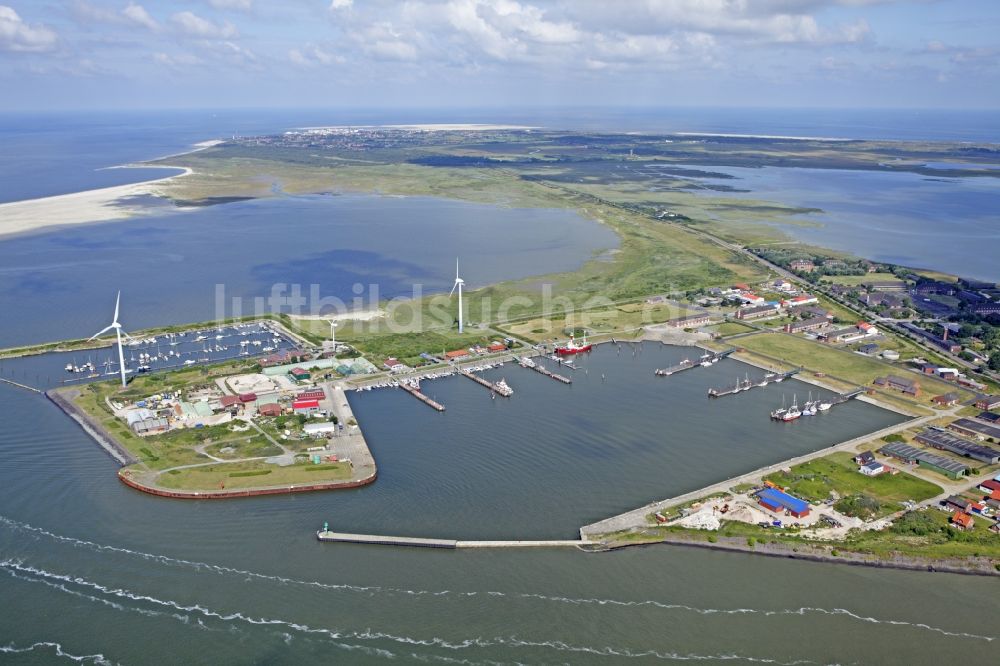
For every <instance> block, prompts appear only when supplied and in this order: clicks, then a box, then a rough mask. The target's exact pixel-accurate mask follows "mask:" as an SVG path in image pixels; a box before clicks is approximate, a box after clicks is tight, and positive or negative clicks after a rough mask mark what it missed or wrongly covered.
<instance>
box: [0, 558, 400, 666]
mask: <svg viewBox="0 0 1000 666" xmlns="http://www.w3.org/2000/svg"><path fill="white" fill-rule="evenodd" d="M0 569H4V570H6V571H7V572H8V573H10V574H11V575H14V576H15V577H19V578H25V579H27V576H17V575H16V574H15V573H13V572H20V573H23V574H28V575H30V576H35V577H37V579H38V580H39V581H40V582H45V583H49V584H50V586H51V587H55V588H56V589H60V590H62V591H65V592H68V593H70V594H74V593H75V594H76V595H77V596H83V597H86V598H93V599H95V600H98V601H101V600H100V599H99V598H96V597H87V595H83V594H81V593H79V592H76V591H74V590H71V589H69V588H67V587H66V584H70V585H78V586H80V587H84V588H88V589H91V590H94V591H96V592H99V593H101V594H104V595H107V596H111V597H116V598H119V599H129V600H131V601H138V602H145V603H148V604H153V605H158V606H161V607H166V608H172V609H174V610H178V611H181V612H183V613H197V614H200V615H202V616H203V617H206V618H211V619H214V620H219V621H221V622H233V621H239V622H243V623H246V624H250V625H256V626H282V627H287V628H289V629H293V630H295V631H298V632H301V633H306V634H320V635H324V636H326V637H327V638H329V639H332V642H333V644H334V645H335V646H337V647H339V648H343V649H345V650H361V651H363V652H366V653H368V654H371V655H373V656H378V657H385V658H390V659H391V658H393V657H395V656H396V655H395V654H394V653H392V652H390V651H388V650H382V649H379V648H371V647H368V646H364V645H351V644H349V643H343V642H339V641H338V639H341V638H345V637H348V638H349V637H350V635H349V634H342V633H340V632H338V631H334V630H332V629H316V628H313V627H309V626H307V625H304V624H300V623H297V622H292V621H289V620H281V619H270V618H255V617H251V616H248V615H244V614H243V613H241V612H239V611H237V612H234V613H220V612H217V611H214V610H211V609H209V608H205V607H204V606H201V605H200V604H193V605H185V604H181V603H180V602H177V601H173V600H170V599H166V600H165V599H158V598H156V597H152V596H149V595H146V594H137V593H135V592H131V591H129V590H127V589H124V588H113V587H108V586H106V585H101V584H100V583H95V582H92V581H89V580H87V579H85V578H82V577H80V576H69V575H66V574H60V573H53V572H51V571H46V570H45V569H39V568H37V567H33V566H31V565H27V564H23V563H22V562H19V561H14V560H3V561H0ZM52 581H59V583H56V584H52ZM103 601H108V600H103ZM111 603H112V604H114V602H111ZM114 605H115V606H117V607H118V608H120V609H121V610H131V607H128V608H126V607H123V606H121V605H120V604H114ZM159 615H164V614H162V613H160V614H159ZM173 617H175V618H179V617H180V616H177V615H173ZM184 623H185V624H188V621H184ZM285 635H287V632H285Z"/></svg>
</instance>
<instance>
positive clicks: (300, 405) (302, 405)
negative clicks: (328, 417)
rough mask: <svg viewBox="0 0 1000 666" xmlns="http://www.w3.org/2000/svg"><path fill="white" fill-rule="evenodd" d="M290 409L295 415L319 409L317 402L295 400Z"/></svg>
mask: <svg viewBox="0 0 1000 666" xmlns="http://www.w3.org/2000/svg"><path fill="white" fill-rule="evenodd" d="M292 409H293V410H295V412H296V413H297V414H301V413H304V412H315V411H316V410H318V409H319V400H296V401H295V402H293V403H292Z"/></svg>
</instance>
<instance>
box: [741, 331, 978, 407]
mask: <svg viewBox="0 0 1000 666" xmlns="http://www.w3.org/2000/svg"><path fill="white" fill-rule="evenodd" d="M739 346H741V347H744V348H746V349H748V350H750V351H752V352H758V353H761V354H765V355H767V356H771V357H775V358H778V359H780V360H782V361H783V362H785V363H788V364H790V365H793V366H800V367H803V368H806V369H808V370H810V371H812V372H823V373H826V374H828V375H831V376H834V377H837V378H840V379H844V380H847V381H849V382H852V383H855V384H857V385H858V386H865V387H870V386H871V384H872V381H874V379H875V378H876V377H878V376H880V375H886V374H895V375H900V376H904V377H911V378H913V379H916V380H917V381H918V382H919V383H920V385H921V387H922V389H923V393H924V394H926V395H927V396H928V397H927V398H924V400H923V401H922V402H926V400H927V399H929V397H930V396H933V395H937V394H940V393H947V392H948V391H953V390H956V387H955V386H954V385H953V384H949V383H947V382H944V381H941V380H939V379H935V378H933V377H930V376H927V375H922V374H917V373H914V372H911V371H909V370H906V369H904V368H901V367H898V366H893V365H890V364H888V363H884V362H882V361H879V360H877V359H874V358H870V357H867V356H862V355H861V354H855V353H853V352H850V351H846V350H843V349H837V348H835V347H831V346H829V345H827V344H825V343H821V342H815V341H813V340H808V339H806V338H801V337H796V336H792V335H783V334H779V333H759V334H756V335H748V336H747V337H745V338H740V340H739ZM959 393H960V394H961V395H962V397H963V399H964V398H967V397H970V396H971V394H969V393H968V392H967V391H962V390H959ZM897 395H898V394H897Z"/></svg>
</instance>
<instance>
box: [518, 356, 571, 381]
mask: <svg viewBox="0 0 1000 666" xmlns="http://www.w3.org/2000/svg"><path fill="white" fill-rule="evenodd" d="M518 361H519V362H520V364H521V367H522V368H531V369H532V370H534V371H535V372H537V373H539V374H542V375H545V376H546V377H551V378H552V379H554V380H556V381H557V382H562V383H563V384H572V383H573V380H572V379H570V378H569V377H563V376H562V375H557V374H556V373H554V372H552V371H551V370H549V369H548V368H546V367H545V366H542V365H539V364H538V363H535V362H534V361H533V360H531V359H530V358H528V357H527V356H525V357H524V358H522V359H518Z"/></svg>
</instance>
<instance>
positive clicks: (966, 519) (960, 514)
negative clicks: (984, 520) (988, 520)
mask: <svg viewBox="0 0 1000 666" xmlns="http://www.w3.org/2000/svg"><path fill="white" fill-rule="evenodd" d="M951 522H952V524H953V525H956V526H958V527H960V528H962V529H963V530H971V529H972V526H973V525H975V524H976V521H974V520H973V519H972V516H970V515H969V514H967V513H965V512H964V511H956V512H955V513H953V514H952V516H951Z"/></svg>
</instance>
